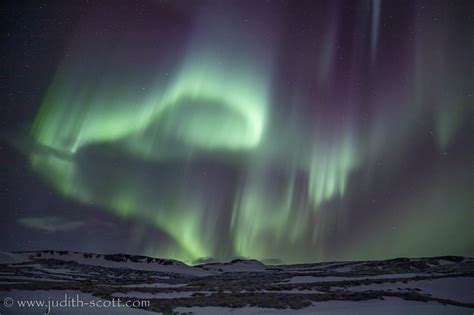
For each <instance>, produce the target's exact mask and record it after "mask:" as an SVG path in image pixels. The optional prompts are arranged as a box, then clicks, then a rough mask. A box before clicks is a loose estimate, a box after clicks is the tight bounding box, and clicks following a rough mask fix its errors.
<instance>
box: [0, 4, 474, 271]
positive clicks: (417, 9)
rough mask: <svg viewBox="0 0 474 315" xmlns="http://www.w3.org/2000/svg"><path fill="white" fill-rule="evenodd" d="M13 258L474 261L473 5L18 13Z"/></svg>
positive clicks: (15, 7)
mask: <svg viewBox="0 0 474 315" xmlns="http://www.w3.org/2000/svg"><path fill="white" fill-rule="evenodd" d="M1 12H2V14H1V16H2V18H1V24H2V28H1V34H0V35H1V37H2V43H3V45H1V47H0V49H1V50H0V52H1V55H0V57H1V60H0V62H1V67H2V71H1V74H0V78H1V82H2V83H1V91H2V92H1V93H0V94H1V95H0V97H1V99H0V104H1V111H2V114H1V126H0V127H1V128H0V131H1V133H0V136H1V142H0V157H1V160H0V161H1V166H0V167H1V181H0V184H1V192H0V200H1V208H2V210H1V211H2V215H1V217H0V249H2V250H36V249H57V250H78V251H88V252H101V253H117V252H123V253H132V254H145V255H152V256H157V257H163V258H174V259H179V260H182V261H185V262H188V263H196V262H202V261H208V260H213V259H214V260H215V259H218V260H227V259H231V258H235V257H247V258H255V259H260V260H263V261H265V262H273V263H298V262H309V261H328V260H366V259H385V258H392V257H400V256H404V257H407V256H408V257H419V256H434V255H447V254H450V255H468V256H474V211H473V210H474V193H473V188H472V187H473V184H474V183H473V178H474V177H473V165H474V164H473V161H474V145H473V141H472V135H473V131H474V130H473V115H472V114H473V110H472V109H473V103H474V97H473V93H474V60H473V56H474V49H473V48H474V40H473V38H474V37H473V30H474V3H473V2H471V1H467V0H466V1H463V0H456V1H449V0H446V1H421V0H413V1H412V0H410V1H408V0H406V1H405V0H402V1H391V0H360V1H355V0H354V1H352V0H351V1H343V0H331V1H316V0H315V1H303V0H301V1H284V0H283V1H276V0H268V1H260V0H257V1H253V0H252V1H245V0H241V1H233V0H226V1H215V0H211V1H207V0H201V1H151V0H148V1H146V0H136V1H128V0H127V1H126V0H114V1H112V0H105V1H85V0H84V1H81V0H78V1H70V2H69V1H68V2H65V1H47V2H44V3H43V2H41V1H31V2H28V1H5V2H4V3H2V4H1Z"/></svg>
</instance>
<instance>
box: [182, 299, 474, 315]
mask: <svg viewBox="0 0 474 315" xmlns="http://www.w3.org/2000/svg"><path fill="white" fill-rule="evenodd" d="M175 311H176V312H178V314H179V312H181V313H186V312H192V314H193V315H220V314H222V315H225V314H230V315H260V314H266V315H268V314H276V315H287V314H296V315H313V314H324V315H346V314H351V315H365V314H384V315H398V314H404V315H418V314H421V315H452V314H466V315H468V314H469V315H472V309H470V308H466V307H458V306H451V305H446V306H444V305H442V304H438V303H425V302H415V301H405V300H401V299H397V298H391V299H385V300H384V301H380V300H371V301H359V302H355V301H328V302H320V303H314V304H313V305H312V306H310V307H308V308H304V309H300V310H291V309H271V308H259V307H243V308H237V309H230V308H225V307H178V308H176V309H175Z"/></svg>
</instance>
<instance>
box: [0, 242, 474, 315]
mask: <svg viewBox="0 0 474 315" xmlns="http://www.w3.org/2000/svg"><path fill="white" fill-rule="evenodd" d="M65 295H66V296H65ZM74 296H77V297H79V298H80V300H81V301H82V302H84V301H86V304H87V303H90V302H94V303H97V301H100V302H101V303H102V305H106V304H104V302H105V303H111V302H112V301H115V300H116V299H120V300H121V301H133V302H134V303H136V304H134V306H136V307H134V308H130V307H126V306H124V305H121V307H111V306H110V307H109V306H107V307H95V308H94V309H93V311H90V310H89V309H85V307H86V306H84V305H81V306H80V307H71V306H70V305H66V307H62V306H59V305H53V307H50V308H49V314H90V313H94V314H96V313H97V314H136V315H142V314H145V315H147V314H150V315H152V314H158V313H161V314H368V313H369V314H378V313H383V314H402V313H403V314H473V312H474V259H473V258H465V257H456V256H446V257H433V258H418V259H408V258H398V259H391V260H384V261H364V262H337V263H336V262H331V263H314V264H300V265H265V264H263V263H261V262H259V261H256V260H234V261H232V262H228V263H212V264H203V265H197V266H188V265H186V264H184V263H182V262H179V261H176V260H169V259H157V258H150V257H145V256H133V255H124V254H116V255H102V254H90V253H76V252H66V251H62V252H58V251H41V252H14V253H12V252H0V298H1V300H2V301H3V300H4V299H5V298H9V301H13V305H12V306H11V307H6V306H5V305H4V303H2V305H0V314H2V315H6V314H45V313H47V312H48V307H46V306H44V304H41V305H38V304H35V305H26V306H25V305H23V306H22V305H19V304H17V303H18V301H25V300H35V301H46V302H47V301H61V300H65V299H67V297H74Z"/></svg>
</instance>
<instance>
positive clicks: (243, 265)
mask: <svg viewBox="0 0 474 315" xmlns="http://www.w3.org/2000/svg"><path fill="white" fill-rule="evenodd" d="M202 268H203V269H205V270H212V271H219V272H259V271H265V270H266V269H267V266H265V265H264V264H263V263H261V262H259V261H257V260H238V261H235V262H230V263H212V264H205V265H202Z"/></svg>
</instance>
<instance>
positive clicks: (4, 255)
mask: <svg viewBox="0 0 474 315" xmlns="http://www.w3.org/2000/svg"><path fill="white" fill-rule="evenodd" d="M27 261H29V258H28V257H25V256H24V255H23V254H19V253H11V252H0V264H18V263H22V262H27Z"/></svg>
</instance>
